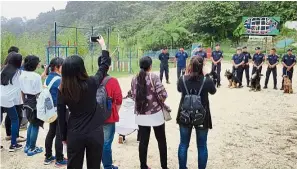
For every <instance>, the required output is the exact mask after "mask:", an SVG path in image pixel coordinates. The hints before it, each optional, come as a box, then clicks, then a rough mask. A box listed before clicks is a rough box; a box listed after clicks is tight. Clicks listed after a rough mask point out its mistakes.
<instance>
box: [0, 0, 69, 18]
mask: <svg viewBox="0 0 297 169" xmlns="http://www.w3.org/2000/svg"><path fill="white" fill-rule="evenodd" d="M66 4H67V1H4V2H3V1H2V2H1V16H4V17H6V18H9V19H10V18H13V17H26V18H27V19H35V18H36V17H37V16H38V14H39V13H41V12H47V11H51V10H52V7H54V8H55V9H56V10H58V9H65V7H66Z"/></svg>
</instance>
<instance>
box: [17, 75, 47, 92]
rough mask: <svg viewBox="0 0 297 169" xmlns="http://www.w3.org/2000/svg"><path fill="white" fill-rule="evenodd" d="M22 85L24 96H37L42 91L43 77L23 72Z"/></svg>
mask: <svg viewBox="0 0 297 169" xmlns="http://www.w3.org/2000/svg"><path fill="white" fill-rule="evenodd" d="M20 84H21V90H22V92H23V93H24V94H31V95H36V94H39V93H40V92H41V90H42V81H41V76H40V75H39V74H38V73H35V72H29V71H22V74H21V76H20Z"/></svg>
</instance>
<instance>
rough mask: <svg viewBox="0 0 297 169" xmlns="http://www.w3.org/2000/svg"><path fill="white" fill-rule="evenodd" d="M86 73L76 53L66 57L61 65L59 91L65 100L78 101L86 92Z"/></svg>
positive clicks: (81, 60)
mask: <svg viewBox="0 0 297 169" xmlns="http://www.w3.org/2000/svg"><path fill="white" fill-rule="evenodd" d="M88 77H89V76H88V74H87V71H86V68H85V65H84V61H83V59H82V58H81V57H80V56H78V55H72V56H70V57H67V58H66V59H65V61H64V63H63V65H62V83H61V87H60V89H61V93H62V96H63V97H64V98H65V100H66V101H72V102H75V103H77V102H79V100H80V99H81V95H82V93H84V92H86V91H87V89H88V85H87V82H86V80H87V79H88Z"/></svg>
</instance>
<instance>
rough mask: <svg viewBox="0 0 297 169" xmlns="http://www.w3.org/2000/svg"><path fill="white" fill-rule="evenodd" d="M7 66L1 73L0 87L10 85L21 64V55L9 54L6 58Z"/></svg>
mask: <svg viewBox="0 0 297 169" xmlns="http://www.w3.org/2000/svg"><path fill="white" fill-rule="evenodd" d="M7 58H8V59H7V65H6V66H5V67H4V68H3V70H2V72H1V85H4V86H6V85H8V84H9V83H10V84H12V79H13V77H14V75H15V74H16V73H17V72H18V71H19V68H20V67H21V64H22V55H21V54H18V53H16V52H10V53H9V54H8V56H7Z"/></svg>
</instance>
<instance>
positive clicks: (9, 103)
mask: <svg viewBox="0 0 297 169" xmlns="http://www.w3.org/2000/svg"><path fill="white" fill-rule="evenodd" d="M20 75H21V71H17V72H16V74H15V75H14V77H13V78H12V84H11V83H10V82H9V84H8V85H6V86H3V85H1V107H6V108H10V107H13V106H15V105H20V104H23V100H22V95H21V88H20V81H19V80H20Z"/></svg>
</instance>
